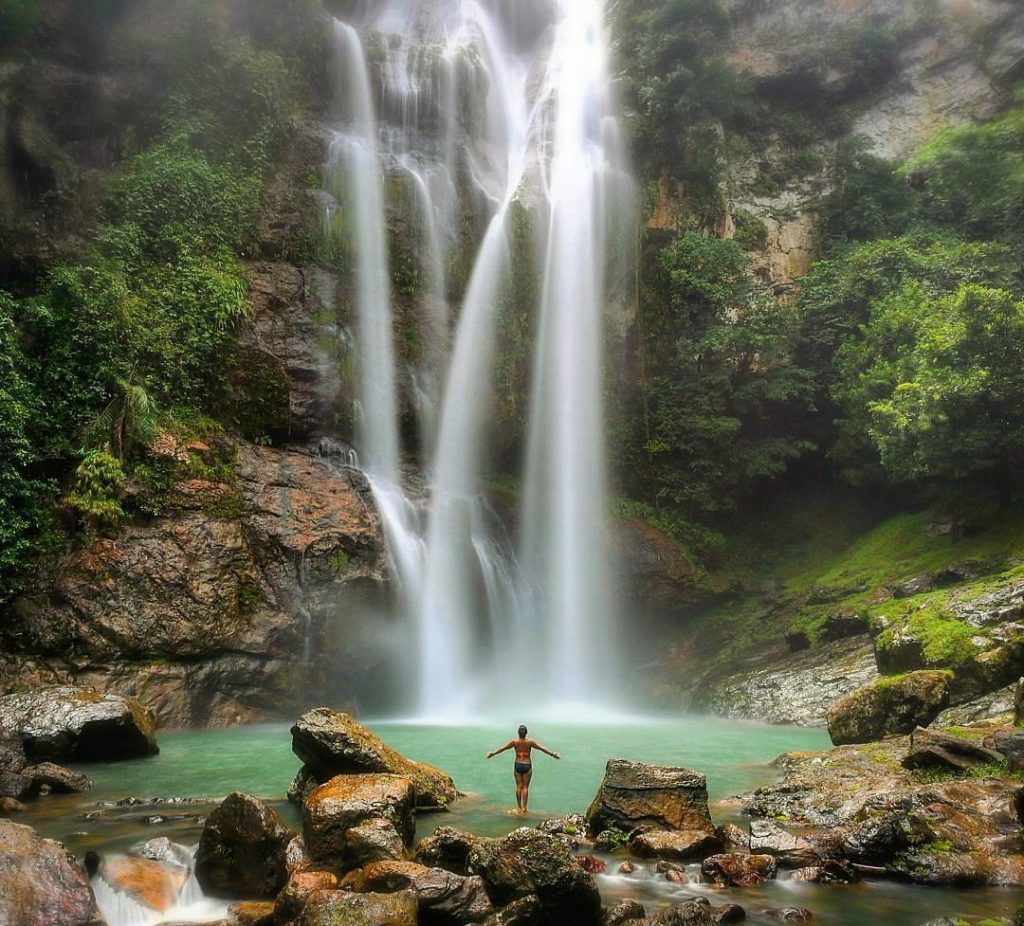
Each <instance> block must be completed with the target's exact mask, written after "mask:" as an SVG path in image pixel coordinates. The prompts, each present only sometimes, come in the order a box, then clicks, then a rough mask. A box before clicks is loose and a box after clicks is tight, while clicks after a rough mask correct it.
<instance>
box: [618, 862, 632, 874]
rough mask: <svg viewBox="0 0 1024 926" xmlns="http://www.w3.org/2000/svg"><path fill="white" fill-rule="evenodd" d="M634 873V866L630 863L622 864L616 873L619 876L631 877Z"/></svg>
mask: <svg viewBox="0 0 1024 926" xmlns="http://www.w3.org/2000/svg"><path fill="white" fill-rule="evenodd" d="M634 871H636V865H634V864H633V863H632V862H623V863H622V864H621V865H619V867H618V872H619V874H620V875H631V874H633V872H634Z"/></svg>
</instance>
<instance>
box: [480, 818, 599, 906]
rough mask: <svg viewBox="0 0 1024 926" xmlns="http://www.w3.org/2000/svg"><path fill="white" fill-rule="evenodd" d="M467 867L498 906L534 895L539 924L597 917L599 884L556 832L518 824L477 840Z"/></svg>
mask: <svg viewBox="0 0 1024 926" xmlns="http://www.w3.org/2000/svg"><path fill="white" fill-rule="evenodd" d="M467 870H468V872H469V873H470V874H475V875H479V876H480V877H481V878H483V880H484V883H485V884H486V885H487V892H488V894H489V895H490V897H491V900H493V901H494V902H495V903H496V904H498V905H505V904H509V903H511V902H512V901H515V900H520V899H522V898H524V897H526V896H528V895H530V894H534V895H536V896H537V898H538V900H539V901H540V908H541V914H540V919H539V921H538V922H540V923H542V924H550V926H591V924H596V923H598V922H599V921H600V918H601V895H600V894H599V893H598V890H597V884H596V883H595V882H594V879H593V877H591V876H590V875H589V874H587V873H586V872H585V871H584V870H583V869H582V868H581V867H580V866H579V865H578V864H577V862H576V860H575V859H574V858H573V857H572V854H571V853H570V851H569V849H568V848H567V847H566V846H565V845H564V844H563V843H562V842H561V841H559V840H558V839H557V838H556V837H554V836H548V835H547V834H545V833H541V832H538V831H537V830H535V829H530V828H528V827H521V828H519V829H517V830H513V831H512V832H511V833H509V834H508V835H507V836H505V837H504V838H503V839H480V840H477V841H476V842H475V844H474V845H473V847H472V848H471V849H470V852H469V858H468V861H467Z"/></svg>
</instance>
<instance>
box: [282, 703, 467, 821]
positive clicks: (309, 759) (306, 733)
mask: <svg viewBox="0 0 1024 926" xmlns="http://www.w3.org/2000/svg"><path fill="white" fill-rule="evenodd" d="M291 732H292V752H294V753H295V754H296V755H297V756H298V757H299V758H300V759H302V761H303V762H305V764H306V766H307V767H308V769H309V771H310V772H311V773H312V774H313V775H314V776H315V777H316V779H317V780H318V781H320V782H326V781H328V780H329V779H331V778H333V777H334V776H336V775H351V774H363V773H377V772H382V773H388V774H392V775H401V776H402V777H403V778H407V779H409V781H411V782H412V784H413V786H414V788H415V795H416V806H417V807H446V806H447V805H448V804H450V803H451V802H452V801H453V800H455V797H456V791H455V785H454V784H453V783H452V780H451V778H449V777H448V776H447V775H446V774H445V773H444V772H442V771H441V770H440V769H436V768H434V767H433V766H431V765H427V764H426V763H424V762H415V761H413V760H411V759H407V758H405V756H403V755H402V754H401V753H399V752H398V751H397V750H395V749H392V748H391V747H390V746H388V745H387V743H385V742H384V741H383V740H382V739H380V737H378V736H375V735H374V734H373V733H371V732H370V731H369V730H367V729H366V728H365V727H363V726H361V725H360V724H359V723H357V722H356V721H355V720H353V719H352V717H350V716H349V715H348V714H343V713H340V712H338V711H334V710H331V709H330V708H327V707H319V708H315V709H314V710H311V711H307V712H306V713H305V714H303V715H302V716H301V717H300V718H299V719H298V720H297V721H296V723H295V726H293V727H292V731H291Z"/></svg>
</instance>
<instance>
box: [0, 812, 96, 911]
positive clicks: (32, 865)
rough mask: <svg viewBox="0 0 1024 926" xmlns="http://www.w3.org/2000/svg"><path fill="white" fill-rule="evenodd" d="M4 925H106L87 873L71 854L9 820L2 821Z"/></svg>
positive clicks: (0, 873) (0, 889)
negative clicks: (97, 905)
mask: <svg viewBox="0 0 1024 926" xmlns="http://www.w3.org/2000/svg"><path fill="white" fill-rule="evenodd" d="M0 923H3V924H4V926H103V918H102V917H101V916H100V913H99V910H98V909H97V908H96V899H95V897H94V896H93V893H92V888H91V887H90V886H89V881H88V879H87V878H86V876H85V872H84V871H82V869H81V868H79V866H78V863H77V862H76V861H75V860H74V858H73V857H72V856H71V855H70V854H69V853H68V851H67V850H66V849H65V848H64V847H63V846H62V845H61V844H60V843H58V842H54V841H53V840H52V839H43V838H41V837H40V836H39V834H38V833H36V831H35V830H33V829H32V828H31V827H28V826H19V825H18V824H16V823H11V822H10V821H8V820H0Z"/></svg>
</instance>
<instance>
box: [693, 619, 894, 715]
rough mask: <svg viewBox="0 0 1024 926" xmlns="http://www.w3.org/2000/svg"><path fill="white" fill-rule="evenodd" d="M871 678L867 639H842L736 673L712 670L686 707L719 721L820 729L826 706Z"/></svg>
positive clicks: (874, 674) (761, 659) (761, 660)
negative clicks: (753, 721)
mask: <svg viewBox="0 0 1024 926" xmlns="http://www.w3.org/2000/svg"><path fill="white" fill-rule="evenodd" d="M877 678H878V669H877V667H876V665H875V655H874V652H873V650H872V647H871V643H870V641H869V640H868V639H867V638H865V637H864V636H855V637H848V638H846V639H843V640H838V641H836V642H835V643H825V644H824V645H819V646H816V647H814V649H808V650H806V651H804V652H801V653H797V654H793V655H787V656H786V657H785V658H781V657H780V655H779V654H778V653H765V654H763V655H761V656H758V657H755V658H754V660H753V661H751V662H750V663H749V664H748V666H747V667H745V668H744V669H743V671H741V672H737V673H736V674H732V675H722V673H721V670H716V673H715V674H714V675H711V676H705V677H703V678H702V679H700V685H699V688H698V689H697V690H696V691H695V693H694V697H693V702H692V706H693V707H694V708H696V709H699V710H706V711H709V712H711V713H714V714H716V715H718V716H722V717H741V718H756V719H758V720H760V721H763V722H765V723H784V724H796V725H799V726H820V725H821V724H822V723H824V720H825V713H826V711H827V710H828V708H829V706H830V705H831V704H833V703H835V701H836V700H838V699H839V698H841V697H842V696H843V695H846V694H849V693H850V692H851V691H853V690H854V689H856V688H858V687H860V686H861V685H865V684H867V683H869V682H871V681H873V680H875V679H877Z"/></svg>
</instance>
